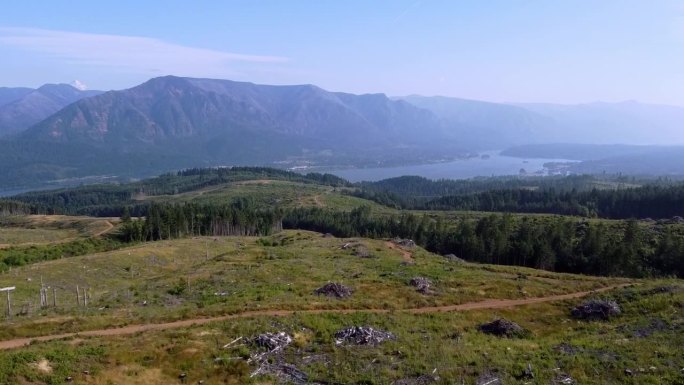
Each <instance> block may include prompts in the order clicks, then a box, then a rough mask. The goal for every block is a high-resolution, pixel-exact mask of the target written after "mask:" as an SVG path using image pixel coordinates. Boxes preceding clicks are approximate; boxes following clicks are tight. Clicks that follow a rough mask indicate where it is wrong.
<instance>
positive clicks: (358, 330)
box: [335, 326, 397, 345]
mask: <svg viewBox="0 0 684 385" xmlns="http://www.w3.org/2000/svg"><path fill="white" fill-rule="evenodd" d="M396 338H397V337H396V336H395V335H394V334H392V333H390V332H387V331H384V330H379V329H373V328H372V327H370V326H351V327H348V328H345V329H342V330H338V331H337V332H336V333H335V343H336V344H337V345H342V344H351V345H379V344H381V343H383V342H385V341H387V340H395V339H396Z"/></svg>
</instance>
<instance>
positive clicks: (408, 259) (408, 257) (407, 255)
mask: <svg viewBox="0 0 684 385" xmlns="http://www.w3.org/2000/svg"><path fill="white" fill-rule="evenodd" d="M385 246H387V247H389V248H390V249H392V250H398V251H399V252H400V253H401V256H402V257H404V262H409V263H413V262H414V261H413V254H411V253H409V252H408V251H406V250H404V249H402V248H401V247H399V246H397V245H395V244H394V242H392V241H387V242H385Z"/></svg>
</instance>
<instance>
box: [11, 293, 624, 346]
mask: <svg viewBox="0 0 684 385" xmlns="http://www.w3.org/2000/svg"><path fill="white" fill-rule="evenodd" d="M629 285H630V284H622V285H613V286H608V287H603V288H600V289H597V290H593V291H581V292H578V293H570V294H560V295H552V296H548V297H537V298H526V299H492V300H487V301H481V302H469V303H464V304H460V305H447V306H432V307H421V308H413V309H400V310H389V309H320V310H255V311H246V312H243V313H237V314H230V315H224V316H219V317H212V318H197V319H189V320H182V321H174V322H166V323H160V324H147V325H130V326H125V327H122V328H112V329H102V330H89V331H83V332H78V333H64V334H53V335H48V336H40V337H30V338H17V339H14V340H7V341H0V350H7V349H14V348H19V347H22V346H26V345H29V344H31V343H33V342H43V341H52V340H59V339H64V338H71V337H107V336H121V335H129V334H135V333H143V332H148V331H155V330H167V329H177V328H183V327H190V326H197V325H204V324H208V323H211V322H217V321H226V320H231V319H239V318H252V317H285V316H290V315H294V314H352V313H372V314H386V313H390V312H392V311H393V312H397V313H408V314H426V313H444V312H452V311H467V310H478V309H480V310H481V309H503V308H509V307H515V306H521V305H531V304H536V303H542V302H552V301H562V300H567V299H576V298H582V297H585V296H587V295H590V294H593V293H600V292H604V291H608V290H612V289H615V288H620V287H625V286H629Z"/></svg>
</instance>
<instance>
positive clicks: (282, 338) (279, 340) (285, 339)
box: [252, 332, 292, 353]
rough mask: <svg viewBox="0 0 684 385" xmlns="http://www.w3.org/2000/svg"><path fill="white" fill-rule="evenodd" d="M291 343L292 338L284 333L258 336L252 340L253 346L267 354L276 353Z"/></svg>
mask: <svg viewBox="0 0 684 385" xmlns="http://www.w3.org/2000/svg"><path fill="white" fill-rule="evenodd" d="M291 342H292V337H290V335H288V334H287V333H285V332H278V333H264V334H259V335H258V336H256V337H254V338H253V339H252V344H253V345H256V346H258V347H262V348H266V350H267V353H275V352H278V351H280V350H282V349H283V348H285V347H286V346H287V345H289V344H290V343H291Z"/></svg>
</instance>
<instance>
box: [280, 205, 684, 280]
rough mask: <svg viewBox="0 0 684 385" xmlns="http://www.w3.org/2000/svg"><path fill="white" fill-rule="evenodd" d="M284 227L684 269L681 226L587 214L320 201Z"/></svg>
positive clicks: (588, 269)
mask: <svg viewBox="0 0 684 385" xmlns="http://www.w3.org/2000/svg"><path fill="white" fill-rule="evenodd" d="M283 227H285V228H295V229H297V228H300V229H307V230H313V231H320V232H328V233H332V234H335V235H337V236H341V237H350V236H363V237H373V238H377V237H401V238H411V239H413V240H414V241H415V242H416V243H418V244H419V245H421V246H423V247H425V248H426V249H428V250H430V251H432V252H436V253H439V254H455V255H457V256H459V257H461V258H463V259H466V260H468V261H475V262H483V263H494V264H505V265H517V266H527V267H534V268H537V269H545V270H552V271H562V272H570V273H582V274H592V275H608V276H611V275H612V276H630V277H646V276H669V275H674V276H679V277H682V276H684V232H683V230H684V229H683V228H682V226H681V225H654V224H644V225H641V224H639V223H638V222H637V221H633V220H632V221H626V222H625V221H618V222H616V221H613V222H610V221H588V220H584V219H578V218H575V219H573V218H566V217H557V216H537V217H527V216H517V217H516V216H513V215H510V214H492V215H488V216H484V217H481V218H480V219H477V220H469V219H463V218H462V219H460V220H458V221H456V222H455V223H454V222H453V221H452V222H449V221H445V220H443V218H442V217H440V216H437V217H436V220H433V219H432V218H430V217H428V216H427V215H423V216H417V215H411V214H405V215H401V216H400V217H398V218H396V217H393V216H390V217H378V216H373V215H371V211H370V209H369V208H368V207H360V208H358V209H354V210H352V211H351V212H348V213H340V212H336V211H334V210H325V209H318V208H309V209H298V210H293V211H290V212H288V214H287V215H286V216H285V218H284V220H283Z"/></svg>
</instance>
